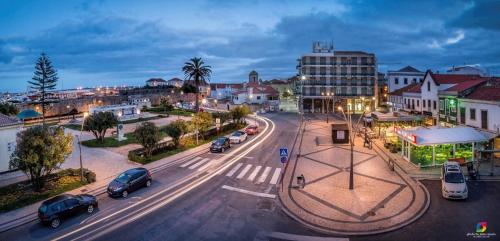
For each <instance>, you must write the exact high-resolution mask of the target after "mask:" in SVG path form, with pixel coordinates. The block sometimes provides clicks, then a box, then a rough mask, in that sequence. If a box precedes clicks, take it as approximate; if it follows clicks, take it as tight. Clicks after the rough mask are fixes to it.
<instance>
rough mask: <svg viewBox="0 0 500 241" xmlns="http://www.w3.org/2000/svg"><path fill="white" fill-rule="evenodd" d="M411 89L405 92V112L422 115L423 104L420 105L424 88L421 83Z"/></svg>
mask: <svg viewBox="0 0 500 241" xmlns="http://www.w3.org/2000/svg"><path fill="white" fill-rule="evenodd" d="M410 86H411V87H409V88H407V89H405V91H404V92H403V103H404V107H403V110H404V111H406V112H408V113H415V114H417V113H418V114H421V113H422V106H423V103H420V101H421V99H422V88H421V86H420V84H419V83H415V84H413V85H410Z"/></svg>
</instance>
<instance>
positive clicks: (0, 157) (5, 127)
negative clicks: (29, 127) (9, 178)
mask: <svg viewBox="0 0 500 241" xmlns="http://www.w3.org/2000/svg"><path fill="white" fill-rule="evenodd" d="M21 128H22V122H21V121H20V120H19V119H17V118H14V117H10V116H7V115H4V114H1V113H0V172H5V171H8V170H9V160H10V155H12V152H14V150H15V148H16V137H17V133H18V132H19V131H21Z"/></svg>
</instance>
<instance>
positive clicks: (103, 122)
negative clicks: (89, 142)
mask: <svg viewBox="0 0 500 241" xmlns="http://www.w3.org/2000/svg"><path fill="white" fill-rule="evenodd" d="M117 124H118V119H117V118H116V116H115V115H114V114H113V113H111V112H98V113H95V114H93V115H91V116H89V117H87V118H86V119H85V122H84V123H83V130H84V131H90V132H92V134H94V136H95V138H96V140H98V141H100V142H101V143H102V142H104V136H105V135H106V131H107V130H108V129H109V128H112V127H114V126H116V125H117Z"/></svg>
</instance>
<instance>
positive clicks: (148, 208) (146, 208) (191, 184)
mask: <svg viewBox="0 0 500 241" xmlns="http://www.w3.org/2000/svg"><path fill="white" fill-rule="evenodd" d="M259 119H261V120H264V121H265V124H266V127H265V128H264V131H266V130H267V129H268V128H269V126H270V124H271V130H270V131H269V132H268V133H267V134H266V135H265V136H264V137H263V138H262V139H261V140H258V141H256V140H257V139H252V140H251V141H250V142H248V143H247V145H248V146H249V144H251V143H253V141H256V143H253V145H251V146H250V147H248V148H247V149H246V150H245V151H243V152H242V153H240V154H238V155H237V156H235V157H231V156H229V158H232V159H230V160H229V161H227V165H223V166H221V167H219V168H218V170H216V171H214V172H212V173H210V174H209V175H208V176H205V177H203V178H200V179H196V178H197V177H198V176H196V175H193V176H187V177H184V178H182V179H179V180H177V181H175V182H174V184H173V185H171V186H169V187H167V188H166V189H164V190H160V191H159V192H157V193H155V194H153V195H151V196H149V197H147V198H146V199H144V200H141V201H140V202H138V203H134V204H132V205H130V206H128V207H125V208H123V209H121V210H118V211H117V212H115V213H112V214H109V215H108V216H106V217H104V218H102V219H100V220H96V221H93V222H92V223H89V224H86V225H84V226H82V227H78V228H77V229H76V230H73V231H70V232H67V233H65V234H63V235H61V236H59V237H57V238H54V239H53V240H54V241H58V240H62V239H64V238H67V237H69V236H71V235H74V234H78V233H79V232H82V231H84V230H85V229H88V228H90V227H92V226H94V225H96V224H99V223H101V222H103V221H105V220H107V219H109V218H111V217H114V216H117V215H119V214H121V213H123V212H126V211H129V210H130V209H132V208H134V207H135V206H138V205H140V204H143V202H146V201H148V200H155V199H158V200H156V201H153V203H151V204H145V205H143V207H138V209H139V210H133V211H132V212H131V213H128V214H124V215H122V216H123V218H122V219H119V220H115V221H116V222H119V223H120V224H121V225H122V226H123V225H126V224H128V223H130V222H133V221H135V220H137V219H139V218H142V217H143V216H145V215H148V214H150V213H151V212H153V211H155V210H157V209H159V208H161V207H163V206H164V205H166V204H169V203H171V202H172V201H174V200H176V199H178V198H179V197H181V196H183V195H185V194H186V193H188V192H190V191H192V190H193V189H195V188H197V187H199V186H200V185H202V184H204V183H206V182H207V181H209V180H210V179H211V178H213V177H215V176H216V175H220V174H221V173H222V172H225V171H226V170H227V169H228V168H229V167H230V166H231V165H232V164H235V163H236V162H237V161H238V160H240V159H241V158H242V157H243V156H245V155H246V154H248V153H250V152H251V151H252V150H253V149H255V148H256V147H257V146H259V145H260V144H261V143H262V142H264V141H265V140H266V139H267V138H269V136H270V135H271V134H272V133H274V129H275V128H276V126H275V124H274V122H273V121H272V120H270V119H268V118H263V117H259ZM269 123H270V124H269ZM247 145H243V146H240V147H239V148H238V149H237V150H238V151H239V150H240V149H242V148H246V147H247ZM229 158H228V159H229ZM194 174H196V173H194ZM192 179H194V180H192ZM186 183H187V187H184V188H181V189H175V188H178V187H179V186H180V185H184V184H186ZM172 190H174V191H173V193H169V194H167V196H164V197H159V198H157V196H159V195H162V194H164V193H166V192H168V191H172ZM34 215H35V216H36V213H35V214H34ZM113 222H114V221H113ZM109 225H110V222H107V223H102V224H101V225H99V226H98V227H94V228H93V229H92V234H95V233H96V232H99V230H102V229H105V228H108V227H109ZM103 232H104V231H103ZM88 235H89V232H85V233H84V234H81V235H80V236H78V237H77V238H74V239H83V238H84V237H85V236H88ZM97 235H100V233H97Z"/></svg>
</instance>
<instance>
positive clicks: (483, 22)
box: [447, 0, 500, 31]
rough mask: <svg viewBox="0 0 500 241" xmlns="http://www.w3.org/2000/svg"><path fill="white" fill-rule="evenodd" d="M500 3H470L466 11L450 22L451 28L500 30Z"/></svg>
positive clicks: (492, 1) (485, 0)
mask: <svg viewBox="0 0 500 241" xmlns="http://www.w3.org/2000/svg"><path fill="white" fill-rule="evenodd" d="M499 11H500V1H494V0H483V1H472V2H470V3H469V4H468V5H467V7H466V10H465V11H464V12H463V13H462V14H461V15H459V16H457V17H456V18H454V19H452V20H450V21H449V22H448V23H447V25H448V26H449V27H459V28H468V29H477V28H482V29H485V30H491V31H499V30H500V18H499V15H498V13H499Z"/></svg>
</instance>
